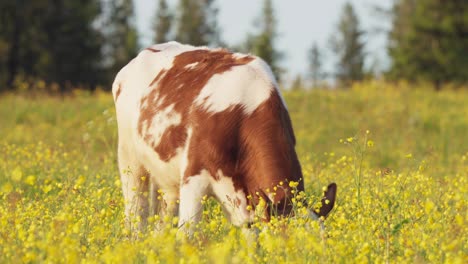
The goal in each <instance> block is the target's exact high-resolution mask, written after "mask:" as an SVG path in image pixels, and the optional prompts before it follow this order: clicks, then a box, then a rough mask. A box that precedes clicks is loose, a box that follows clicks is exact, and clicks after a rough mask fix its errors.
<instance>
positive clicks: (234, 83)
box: [195, 60, 274, 114]
mask: <svg viewBox="0 0 468 264" xmlns="http://www.w3.org/2000/svg"><path fill="white" fill-rule="evenodd" d="M254 61H255V60H254ZM262 74H264V73H263V71H260V70H257V69H255V68H254V67H252V66H250V64H246V65H241V66H235V67H233V68H232V69H231V70H229V71H226V72H223V73H221V74H215V75H213V77H211V79H210V80H209V81H208V83H207V84H206V86H205V87H204V88H203V89H202V90H201V92H200V94H199V95H198V97H197V98H196V99H195V105H197V106H200V107H202V108H203V109H205V110H206V111H208V112H213V113H218V112H222V111H225V110H226V109H228V108H229V107H231V106H235V105H241V106H242V107H243V110H244V113H245V114H251V113H252V112H253V111H255V109H257V107H258V106H259V105H260V104H262V103H263V102H264V101H265V100H267V99H268V98H270V95H271V92H272V90H273V89H274V88H273V87H274V84H273V82H274V79H269V76H262Z"/></svg>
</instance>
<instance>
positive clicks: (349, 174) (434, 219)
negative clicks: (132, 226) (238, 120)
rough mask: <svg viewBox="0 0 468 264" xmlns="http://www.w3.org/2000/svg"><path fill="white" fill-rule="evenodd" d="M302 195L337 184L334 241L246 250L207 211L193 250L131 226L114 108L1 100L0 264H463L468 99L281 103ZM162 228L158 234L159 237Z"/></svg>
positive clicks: (270, 232)
mask: <svg viewBox="0 0 468 264" xmlns="http://www.w3.org/2000/svg"><path fill="white" fill-rule="evenodd" d="M284 95H285V98H286V101H287V103H288V107H289V111H290V113H291V117H292V120H293V125H294V129H295V132H296V136H297V141H298V145H297V147H296V149H297V151H298V154H299V156H300V159H301V162H302V166H303V171H304V177H305V183H306V193H301V194H299V195H301V196H303V197H305V198H304V199H307V200H310V201H313V202H318V201H319V197H320V195H321V192H322V188H323V186H326V185H327V184H328V183H330V182H336V183H337V184H338V196H337V204H336V207H335V209H334V211H333V212H332V213H331V215H330V217H329V219H327V221H326V231H325V232H324V233H321V232H320V229H319V226H318V224H317V223H316V222H313V221H311V220H309V219H307V218H306V217H304V208H303V206H302V204H301V203H300V202H299V200H298V201H297V202H296V205H295V210H296V212H297V216H295V217H294V218H289V219H273V220H272V221H271V222H270V223H268V224H266V223H261V222H258V223H256V224H255V228H257V229H258V230H259V234H258V238H257V239H256V240H255V241H253V242H252V240H249V239H247V238H246V236H244V235H243V233H242V230H240V229H238V228H235V227H232V226H231V225H230V224H229V223H228V222H227V220H226V218H224V216H223V214H222V210H221V208H220V206H219V205H218V204H216V203H215V202H214V201H212V200H207V201H205V203H206V206H205V211H204V214H203V221H202V222H201V224H200V225H199V227H198V229H197V230H198V231H197V232H196V233H195V234H194V236H193V237H190V238H185V237H182V236H180V235H178V234H177V229H176V228H174V225H173V223H175V222H176V221H177V219H160V218H159V217H158V216H154V217H152V218H151V219H150V226H149V230H148V232H145V233H142V234H139V235H138V236H132V235H130V234H129V232H128V230H126V229H125V227H124V215H123V199H122V194H121V189H120V180H119V176H118V169H117V164H116V141H117V132H116V121H115V116H114V114H115V113H114V108H113V101H112V96H111V95H110V94H108V93H104V92H96V93H93V94H91V93H86V92H76V93H74V94H72V95H67V96H64V97H60V96H47V95H39V94H27V93H26V92H23V93H21V94H4V95H1V96H0V263H37V262H47V263H96V262H98V263H177V262H178V263H367V262H371V263H374V262H377V263H382V262H387V263H468V214H467V212H468V204H467V201H468V90H467V89H465V90H464V91H463V90H458V91H450V90H447V91H441V92H438V93H436V92H433V91H431V90H429V89H424V87H409V86H408V85H406V84H398V85H397V84H393V85H390V84H384V83H366V84H357V85H355V86H353V88H352V89H350V90H346V91H324V90H313V91H289V92H285V93H284ZM155 223H162V224H158V228H157V229H156V228H155V227H154V226H155Z"/></svg>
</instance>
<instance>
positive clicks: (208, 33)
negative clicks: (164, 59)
mask: <svg viewBox="0 0 468 264" xmlns="http://www.w3.org/2000/svg"><path fill="white" fill-rule="evenodd" d="M214 3H215V1H214V0H180V2H179V8H178V14H177V30H176V35H175V40H177V41H179V42H181V43H186V44H191V45H195V46H203V45H218V44H219V43H220V42H221V40H220V35H219V29H218V27H217V14H218V8H217V7H216V6H215V5H214Z"/></svg>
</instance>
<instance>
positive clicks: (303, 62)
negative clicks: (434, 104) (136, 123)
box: [0, 0, 468, 92]
mask: <svg viewBox="0 0 468 264" xmlns="http://www.w3.org/2000/svg"><path fill="white" fill-rule="evenodd" d="M170 40H176V41H179V42H183V43H187V44H192V45H207V46H213V47H216V46H222V47H228V48H230V49H232V50H233V51H241V52H248V53H253V54H256V55H258V56H260V57H262V58H263V59H264V60H266V61H267V62H268V63H269V64H270V66H271V67H272V69H273V71H274V73H275V74H276V77H277V78H278V80H279V81H280V83H281V84H282V87H283V88H292V89H302V88H305V89H307V88H312V87H331V88H336V87H338V88H348V87H350V84H351V83H352V82H355V81H362V80H372V79H384V80H390V81H395V80H408V81H411V82H424V83H427V84H429V85H428V86H430V87H431V88H433V89H441V88H442V87H443V86H445V85H450V86H451V87H466V85H465V84H466V83H467V81H468V2H467V1H466V0H444V1H440V0H417V1H416V0H382V1H377V0H373V1H372V0H353V1H348V2H346V1H344V0H333V1H326V2H324V1H306V0H298V1H294V2H291V1H280V0H262V1H260V0H259V1H248V0H241V1H228V0H154V1H150V0H134V1H132V0H115V1H111V0H0V91H6V90H15V89H20V90H21V89H48V90H51V91H61V92H65V91H69V90H71V89H76V88H78V89H87V90H94V89H96V88H100V89H102V90H109V89H110V87H111V82H112V80H113V78H114V76H115V74H116V73H117V72H118V70H119V69H120V68H121V67H123V66H124V65H125V64H126V63H127V62H128V61H129V60H130V59H131V58H132V57H134V56H135V55H136V54H137V53H138V52H139V50H140V49H142V48H145V47H146V46H149V45H151V44H152V43H161V42H165V41H170ZM464 85H465V86H464Z"/></svg>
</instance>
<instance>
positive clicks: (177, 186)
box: [112, 42, 336, 232]
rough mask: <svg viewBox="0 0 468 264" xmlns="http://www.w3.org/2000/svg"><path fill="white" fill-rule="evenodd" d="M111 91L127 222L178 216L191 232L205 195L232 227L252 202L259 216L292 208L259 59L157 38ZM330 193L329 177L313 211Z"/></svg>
mask: <svg viewBox="0 0 468 264" xmlns="http://www.w3.org/2000/svg"><path fill="white" fill-rule="evenodd" d="M112 93H113V97H114V102H115V108H116V115H117V124H118V166H119V171H120V177H121V183H122V188H123V195H124V200H125V215H126V219H127V223H128V222H130V220H131V219H132V217H139V218H140V222H139V225H138V227H137V228H140V229H141V228H143V227H144V226H145V225H146V219H147V217H148V214H149V212H150V211H152V212H157V213H159V214H161V215H169V216H175V215H178V217H179V218H178V219H179V220H178V226H179V227H180V228H182V229H184V230H186V231H188V232H190V230H193V226H194V224H196V223H197V222H198V221H200V218H201V211H202V199H203V198H204V197H207V196H209V197H214V198H215V199H216V200H217V201H219V202H220V203H221V205H222V208H223V211H224V212H225V214H226V216H227V218H228V219H229V220H230V222H231V223H232V224H233V225H236V226H246V225H248V224H250V223H252V221H253V220H254V217H255V212H256V211H257V212H258V211H259V209H262V208H259V207H260V206H262V207H263V209H264V210H263V213H261V218H262V219H263V220H264V221H268V220H269V219H270V216H271V212H272V211H273V210H272V208H275V210H274V211H275V213H276V214H278V215H285V216H287V215H289V214H290V213H291V208H292V203H291V198H292V195H293V194H292V193H293V192H292V191H293V189H294V190H295V191H297V192H300V191H303V190H304V179H303V176H302V171H301V165H300V163H299V160H298V157H297V154H296V151H295V143H296V140H295V136H294V132H293V128H292V125H291V120H290V117H289V114H288V111H287V108H286V104H285V102H284V100H283V98H282V96H281V94H280V91H279V88H278V84H277V82H276V80H275V77H274V75H273V74H272V71H271V69H270V67H269V66H268V65H267V64H266V63H265V62H264V61H263V60H262V59H260V58H258V57H256V56H253V55H245V54H240V53H233V52H230V51H228V50H225V49H212V48H207V47H194V46H190V45H183V44H179V43H177V42H168V43H163V44H157V45H153V46H151V47H148V48H146V49H144V50H142V51H141V52H140V53H139V54H138V55H137V57H136V58H134V59H133V60H132V61H130V62H129V63H128V64H127V65H126V66H125V67H123V68H122V69H121V70H120V72H119V73H118V74H117V76H116V78H115V81H114V83H113V86H112ZM275 187H276V188H275ZM273 190H276V191H273ZM335 194H336V185H335V184H334V183H333V184H331V185H329V187H328V189H327V190H326V191H325V196H324V198H323V199H322V207H321V208H320V209H319V210H315V211H311V216H312V217H314V218H316V219H317V218H321V219H323V218H324V217H326V216H327V215H328V213H329V212H330V211H331V210H332V208H333V204H334V202H335ZM262 201H263V202H262ZM188 226H191V227H192V228H188Z"/></svg>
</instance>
